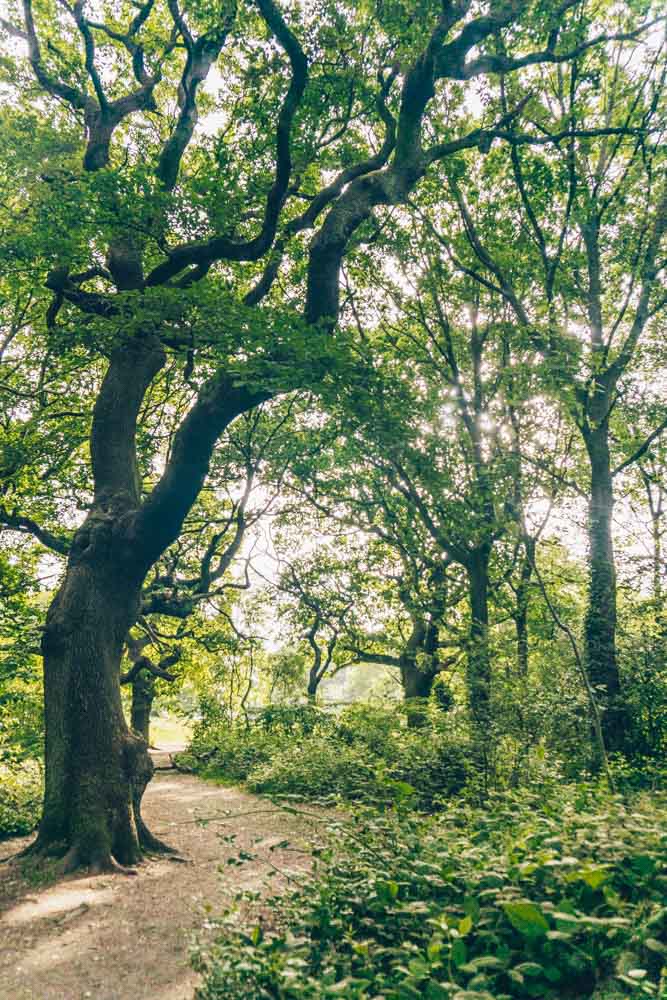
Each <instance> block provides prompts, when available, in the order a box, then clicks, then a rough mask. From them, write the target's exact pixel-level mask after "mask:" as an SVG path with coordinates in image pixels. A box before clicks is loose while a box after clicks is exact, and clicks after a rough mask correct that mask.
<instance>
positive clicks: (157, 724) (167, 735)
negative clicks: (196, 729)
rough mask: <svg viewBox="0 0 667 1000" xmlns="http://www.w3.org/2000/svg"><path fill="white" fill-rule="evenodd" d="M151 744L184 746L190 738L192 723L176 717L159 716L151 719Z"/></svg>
mask: <svg viewBox="0 0 667 1000" xmlns="http://www.w3.org/2000/svg"><path fill="white" fill-rule="evenodd" d="M150 733H151V744H152V745H153V746H155V747H161V746H185V745H186V744H187V743H189V742H190V739H191V738H192V723H191V722H188V720H187V719H179V718H177V717H176V716H173V715H170V716H166V717H165V716H160V717H158V718H156V719H151V729H150Z"/></svg>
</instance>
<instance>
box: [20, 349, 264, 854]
mask: <svg viewBox="0 0 667 1000" xmlns="http://www.w3.org/2000/svg"><path fill="white" fill-rule="evenodd" d="M163 364H164V351H163V349H162V346H161V344H160V343H159V341H158V340H157V339H156V338H154V337H152V336H150V335H144V334H142V333H139V334H137V335H135V336H133V337H132V338H130V339H128V340H127V341H126V342H125V343H123V344H121V345H120V346H119V347H118V348H117V349H116V350H115V352H114V353H113V355H112V358H111V361H110V364H109V368H108V370H107V373H106V376H105V378H104V380H103V382H102V386H101V388H100V392H99V395H98V398H97V402H96V404H95V409H94V413H93V424H92V430H91V459H92V468H93V477H94V482H95V498H94V503H93V506H92V508H91V511H90V513H89V515H88V517H87V519H86V521H85V523H84V524H83V525H82V527H81V528H80V529H79V531H78V532H77V533H76V535H75V538H74V541H73V544H72V547H71V549H70V554H69V560H68V565H67V572H66V574H65V578H64V580H63V583H62V585H61V587H60V589H59V591H58V593H57V594H56V597H55V598H54V600H53V603H52V605H51V607H50V608H49V611H48V614H47V620H46V626H45V631H44V636H43V643H42V646H43V656H44V700H45V728H46V743H45V751H46V762H45V795H44V811H43V817H42V821H41V823H40V827H39V833H38V837H37V840H36V842H35V844H34V845H33V847H32V848H31V850H33V851H37V852H44V853H54V854H62V855H65V863H64V867H65V868H66V869H69V868H75V867H80V866H88V867H90V868H91V869H92V870H93V871H102V870H108V869H112V868H113V867H115V865H116V863H119V864H121V865H128V864H133V863H135V862H136V861H137V860H139V858H140V857H141V848H142V847H144V848H147V849H150V850H156V849H160V848H163V847H164V845H162V844H161V843H160V841H158V840H157V839H156V838H155V837H153V836H152V835H151V834H150V832H149V831H148V830H147V829H146V827H145V825H144V824H143V822H142V820H141V814H140V807H141V797H142V795H143V792H144V789H145V787H146V785H147V784H148V782H149V781H150V778H151V776H152V773H153V765H152V762H151V760H150V757H149V755H148V747H147V743H146V740H145V739H143V738H142V737H141V736H140V735H139V734H137V733H134V732H132V731H131V730H130V729H129V728H128V726H127V724H126V722H125V719H124V716H123V710H122V705H121V697H120V662H121V656H122V651H123V645H124V643H125V640H126V637H127V635H128V631H129V629H130V628H131V626H132V625H133V624H134V622H135V620H136V618H137V615H138V613H139V607H140V596H141V588H142V584H143V581H144V579H145V576H146V573H147V572H148V570H149V568H150V566H151V565H152V564H153V563H154V562H155V560H156V559H157V558H158V557H159V555H160V554H161V553H162V552H163V551H164V549H165V548H166V547H167V546H168V545H169V544H171V542H172V541H173V540H174V539H175V538H176V537H177V535H178V533H179V531H180V528H181V525H182V523H183V519H184V518H185V516H186V514H187V512H188V511H189V509H190V507H191V506H192V504H193V503H194V501H195V499H196V497H197V495H198V493H199V491H200V489H201V486H202V484H203V482H204V479H205V477H206V474H207V472H208V465H209V461H210V457H211V453H212V451H213V448H214V446H215V443H216V441H217V439H218V437H219V435H220V434H221V433H222V431H223V430H224V428H225V427H226V426H227V424H228V423H230V421H231V420H233V419H234V417H236V416H237V415H238V414H239V413H241V412H243V410H244V409H248V408H250V407H252V406H254V405H257V404H258V403H259V402H260V401H261V399H262V398H266V396H264V397H260V396H258V395H255V396H252V395H251V394H250V393H249V392H248V391H247V390H245V388H244V387H235V386H234V385H233V383H232V380H231V378H226V377H225V376H224V375H217V376H215V377H214V378H213V379H211V380H210V381H209V382H208V383H206V384H205V385H204V386H203V388H202V389H201V391H200V393H199V397H198V399H197V402H196V403H195V405H194V406H193V408H192V410H191V411H190V413H189V414H188V415H187V416H186V418H185V420H184V421H183V423H182V424H181V427H180V429H179V431H178V433H177V434H176V436H175V438H174V442H173V445H172V451H171V458H170V461H169V463H168V465H167V468H166V469H165V472H164V474H163V476H162V478H161V480H160V481H159V483H158V484H157V486H156V487H155V488H154V490H153V491H152V493H151V494H150V495H149V497H148V498H147V499H146V500H142V497H141V492H140V486H139V477H138V470H137V461H136V449H135V433H136V421H137V415H138V413H139V408H140V406H141V403H142V400H143V398H144V395H145V392H146V390H147V388H148V386H149V385H150V383H151V381H152V379H153V378H154V376H155V375H156V374H157V372H158V371H159V370H160V368H161V367H162V365H163Z"/></svg>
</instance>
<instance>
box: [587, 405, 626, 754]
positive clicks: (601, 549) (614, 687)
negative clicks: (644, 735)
mask: <svg viewBox="0 0 667 1000" xmlns="http://www.w3.org/2000/svg"><path fill="white" fill-rule="evenodd" d="M584 440H585V442H586V448H587V450H588V456H589V460H590V468H591V487H590V489H591V492H590V502H589V507H588V543H589V582H588V604H587V608H586V619H585V625H584V637H585V662H586V670H587V673H588V677H589V680H590V682H591V685H592V686H593V688H594V689H595V695H596V697H597V698H598V700H599V702H600V708H601V711H602V732H603V734H604V739H605V744H606V746H607V749H609V750H621V749H622V747H623V744H624V741H625V737H626V735H627V733H626V730H627V711H626V709H625V707H624V705H623V704H622V696H621V679H620V673H619V668H618V660H617V655H616V623H617V611H616V564H615V559H614V540H613V535H612V516H613V510H614V485H613V476H612V469H611V458H610V453H609V426H608V420H606V419H605V420H604V421H602V423H601V424H600V425H599V426H598V427H597V428H595V429H594V430H589V431H586V432H585V433H584Z"/></svg>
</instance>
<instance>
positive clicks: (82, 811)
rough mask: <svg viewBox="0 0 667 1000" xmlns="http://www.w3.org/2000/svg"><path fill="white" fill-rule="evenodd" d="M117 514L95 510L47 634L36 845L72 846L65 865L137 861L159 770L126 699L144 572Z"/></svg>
mask: <svg viewBox="0 0 667 1000" xmlns="http://www.w3.org/2000/svg"><path fill="white" fill-rule="evenodd" d="M117 523H118V522H117V520H116V519H114V518H109V517H106V516H105V515H104V514H103V513H101V512H100V511H99V510H98V509H96V510H94V511H93V512H92V513H91V515H90V516H89V518H88V520H87V521H86V523H85V525H84V527H83V528H82V529H81V530H80V531H79V532H78V533H77V536H76V538H75V542H74V545H73V550H72V555H71V557H70V562H69V566H68V569H67V575H66V577H65V580H64V582H63V584H62V586H61V588H60V590H59V592H58V594H57V595H56V598H55V600H54V601H53V604H52V605H51V608H50V609H49V613H48V616H47V622H46V627H45V631H44V637H43V655H44V691H45V726H46V748H45V749H46V770H45V797H44V813H43V817H42V821H41V824H40V827H39V834H38V839H37V841H36V844H35V848H36V849H39V850H43V851H46V852H47V853H61V854H65V863H64V867H65V869H66V870H69V869H72V868H76V867H79V866H89V867H91V869H92V870H93V871H102V870H109V869H111V868H113V867H114V862H113V859H115V860H116V861H117V862H119V863H120V864H121V865H132V864H134V863H136V862H137V861H138V860H139V858H140V857H141V847H142V846H155V845H154V844H153V845H148V844H147V843H146V838H143V843H142V836H141V832H140V831H141V830H142V829H143V824H141V822H140V816H139V809H140V802H141V795H142V794H143V791H144V788H145V786H146V784H147V783H148V781H149V780H150V777H151V775H152V772H153V765H152V762H151V760H150V757H149V755H148V752H147V745H146V742H145V741H144V740H143V739H141V738H140V737H139V736H138V735H136V734H134V733H132V732H130V730H129V729H128V727H127V725H126V723H125V719H124V716H123V709H122V704H121V698H120V685H119V666H120V659H121V655H122V649H123V643H124V640H125V636H126V635H127V631H128V629H129V627H130V625H131V624H132V623H133V622H134V619H135V617H136V614H137V610H138V606H139V596H140V588H141V580H140V579H138V578H137V577H136V576H135V578H134V579H132V576H131V574H129V573H128V571H127V566H124V565H123V564H122V561H121V560H119V559H118V558H117V556H116V555H114V549H116V548H117V547H116V545H115V544H114V541H115V540H114V535H115V531H114V528H115V527H116V526H117Z"/></svg>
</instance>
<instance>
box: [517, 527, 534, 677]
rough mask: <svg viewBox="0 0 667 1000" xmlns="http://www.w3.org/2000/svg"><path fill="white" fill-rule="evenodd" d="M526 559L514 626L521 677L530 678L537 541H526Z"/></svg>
mask: <svg viewBox="0 0 667 1000" xmlns="http://www.w3.org/2000/svg"><path fill="white" fill-rule="evenodd" d="M524 545H525V547H526V553H525V557H524V560H523V563H522V566H521V576H520V578H519V583H518V585H517V588H516V592H515V597H516V601H515V611H514V624H515V628H516V659H517V668H518V672H519V676H520V677H527V676H528V607H529V588H530V580H531V577H532V575H533V565H534V563H535V539H534V538H526V539H524Z"/></svg>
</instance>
